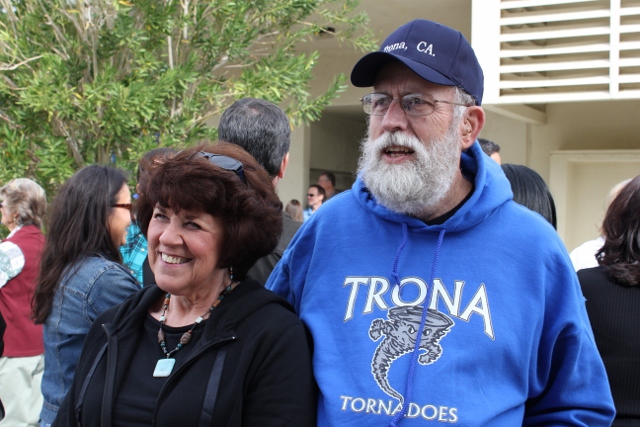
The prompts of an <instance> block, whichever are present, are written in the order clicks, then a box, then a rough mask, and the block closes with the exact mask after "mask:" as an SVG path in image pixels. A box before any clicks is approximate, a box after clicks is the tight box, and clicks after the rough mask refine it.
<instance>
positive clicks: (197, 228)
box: [184, 221, 201, 230]
mask: <svg viewBox="0 0 640 427" xmlns="http://www.w3.org/2000/svg"><path fill="white" fill-rule="evenodd" d="M184 225H185V226H186V227H188V228H193V229H196V230H199V229H200V228H201V227H200V226H199V225H198V224H196V223H195V222H192V221H189V222H186V223H185V224H184Z"/></svg>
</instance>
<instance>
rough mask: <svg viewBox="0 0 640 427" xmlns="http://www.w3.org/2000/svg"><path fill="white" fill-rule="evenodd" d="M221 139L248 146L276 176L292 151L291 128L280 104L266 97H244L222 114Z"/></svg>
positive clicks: (264, 166)
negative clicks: (285, 157) (283, 161)
mask: <svg viewBox="0 0 640 427" xmlns="http://www.w3.org/2000/svg"><path fill="white" fill-rule="evenodd" d="M218 139H220V141H224V142H229V143H232V144H236V145H239V146H240V147H242V148H244V150H245V151H247V152H248V153H249V154H251V155H252V156H253V157H254V158H255V159H256V160H257V161H258V163H260V165H261V166H262V167H263V168H265V169H266V171H267V173H268V174H269V176H270V177H272V178H273V177H275V176H276V175H278V173H280V166H281V165H282V159H284V156H286V155H287V153H288V152H289V144H290V139H291V127H290V125H289V119H288V118H287V116H286V114H285V113H284V111H282V110H281V109H280V107H278V106H277V105H275V104H273V103H271V102H269V101H265V100H264V99H256V98H244V99H241V100H239V101H236V102H235V103H234V104H233V105H231V106H230V107H229V108H227V109H226V110H225V112H224V113H223V114H222V117H221V118H220V124H219V125H218Z"/></svg>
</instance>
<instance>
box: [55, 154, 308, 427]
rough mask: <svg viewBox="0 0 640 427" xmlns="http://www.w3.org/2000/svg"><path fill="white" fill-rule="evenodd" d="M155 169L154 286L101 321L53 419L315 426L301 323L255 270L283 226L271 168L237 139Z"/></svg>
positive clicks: (150, 217) (65, 422)
mask: <svg viewBox="0 0 640 427" xmlns="http://www.w3.org/2000/svg"><path fill="white" fill-rule="evenodd" d="M149 171H150V173H149V177H148V180H146V181H145V185H144V188H143V189H142V191H141V192H140V193H141V194H142V196H141V197H140V198H139V199H138V204H137V206H136V217H137V219H138V221H139V224H140V228H141V230H142V231H143V233H145V234H146V236H147V239H148V242H149V264H150V266H151V269H152V270H153V272H154V274H155V278H156V282H157V286H151V287H148V288H145V289H143V290H142V291H141V292H140V293H139V294H137V295H136V296H135V297H134V298H132V299H130V300H128V301H127V302H125V303H124V304H122V305H121V306H120V307H116V308H114V309H112V310H109V311H108V312H106V313H105V314H104V315H103V316H102V317H101V318H99V319H98V320H97V321H96V322H95V325H96V326H95V327H94V328H93V329H92V331H91V332H90V333H89V335H88V338H87V341H86V343H85V348H84V349H83V353H82V356H81V357H80V363H79V365H78V370H77V372H76V378H75V381H74V384H73V386H72V389H71V391H70V393H69V395H68V398H67V400H66V401H65V404H64V405H63V406H64V407H63V408H62V409H61V412H60V414H59V416H58V419H56V422H55V423H54V426H58V425H60V426H76V425H78V424H81V425H84V426H93V425H95V426H98V425H127V426H142V425H149V420H152V419H154V420H155V424H154V425H157V426H173V425H181V426H196V425H211V426H213V425H224V426H254V425H255V426H258V425H259V426H303V427H304V426H311V425H315V420H316V399H317V396H316V385H315V383H314V380H313V374H312V369H311V356H310V350H309V344H308V342H307V338H306V333H305V330H304V327H303V325H302V323H301V322H300V320H299V319H298V318H297V317H296V316H295V314H294V313H293V310H292V308H291V307H290V306H289V304H288V303H287V302H286V301H285V300H284V299H281V298H279V297H277V296H276V295H275V294H273V293H271V292H270V291H267V290H266V289H264V288H263V287H262V286H261V285H260V284H259V283H258V282H256V281H254V280H253V279H251V278H250V277H248V276H247V271H248V270H249V269H250V268H251V266H252V265H253V264H254V263H255V261H256V260H258V259H259V258H260V257H262V256H264V255H266V254H268V253H270V252H271V251H272V250H273V248H274V247H275V246H276V244H277V242H278V238H279V236H280V233H281V231H282V214H281V210H282V204H281V203H280V200H279V199H278V197H277V195H276V194H275V191H274V188H273V185H272V184H271V180H270V179H269V177H268V175H267V173H266V172H265V171H264V170H263V169H262V168H261V167H260V166H259V165H258V164H257V163H256V161H255V160H254V159H253V158H252V157H251V156H250V155H249V154H247V153H246V152H245V151H244V150H242V149H241V148H240V147H238V146H235V145H231V144H221V145H218V146H201V147H198V148H195V149H190V150H185V151H182V152H180V153H178V154H177V155H176V156H175V157H174V158H172V159H168V160H167V161H165V162H163V163H162V164H157V165H152V166H151V167H150V168H149ZM116 366H117V367H118V369H116ZM89 385H90V386H89ZM114 391H115V392H114ZM105 409H106V410H105Z"/></svg>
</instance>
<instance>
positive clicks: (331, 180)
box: [318, 172, 339, 202]
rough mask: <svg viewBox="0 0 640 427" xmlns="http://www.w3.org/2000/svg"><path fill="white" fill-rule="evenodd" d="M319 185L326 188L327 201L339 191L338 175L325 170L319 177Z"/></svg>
mask: <svg viewBox="0 0 640 427" xmlns="http://www.w3.org/2000/svg"><path fill="white" fill-rule="evenodd" d="M318 185H319V186H320V187H322V188H324V193H325V200H324V201H325V202H326V201H327V200H329V199H330V198H332V197H333V196H335V195H336V194H338V193H339V191H338V190H336V176H335V175H334V174H333V172H323V173H321V174H320V176H319V177H318Z"/></svg>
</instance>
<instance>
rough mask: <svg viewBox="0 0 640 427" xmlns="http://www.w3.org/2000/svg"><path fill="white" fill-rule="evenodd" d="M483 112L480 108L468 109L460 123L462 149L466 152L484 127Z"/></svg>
mask: <svg viewBox="0 0 640 427" xmlns="http://www.w3.org/2000/svg"><path fill="white" fill-rule="evenodd" d="M484 120H485V115H484V110H483V109H482V107H478V106H474V107H469V109H468V110H467V112H466V114H465V117H464V119H463V123H462V125H461V126H462V130H461V136H462V149H463V150H466V149H467V148H469V147H471V145H472V144H473V143H474V142H475V140H476V138H477V137H478V135H480V131H481V130H482V127H483V126H484Z"/></svg>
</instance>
